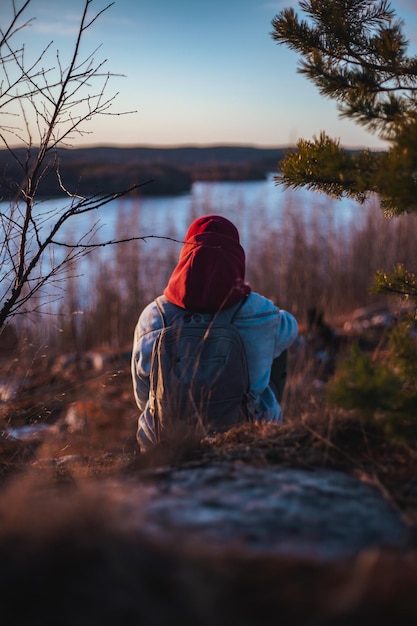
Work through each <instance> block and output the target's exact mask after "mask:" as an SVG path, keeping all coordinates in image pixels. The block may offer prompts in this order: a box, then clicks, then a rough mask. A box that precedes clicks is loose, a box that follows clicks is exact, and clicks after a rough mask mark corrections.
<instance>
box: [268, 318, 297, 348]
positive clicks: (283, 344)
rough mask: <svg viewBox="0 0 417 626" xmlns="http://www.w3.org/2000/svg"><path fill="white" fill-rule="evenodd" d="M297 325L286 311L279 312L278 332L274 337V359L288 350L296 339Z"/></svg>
mask: <svg viewBox="0 0 417 626" xmlns="http://www.w3.org/2000/svg"><path fill="white" fill-rule="evenodd" d="M297 336H298V323H297V320H296V319H295V317H294V316H293V315H291V313H288V311H283V310H281V309H280V311H279V322H278V332H277V334H276V337H275V348H274V358H276V357H278V356H279V355H280V354H282V352H284V350H286V349H287V348H289V347H290V346H291V344H293V343H294V341H295V340H296V339H297Z"/></svg>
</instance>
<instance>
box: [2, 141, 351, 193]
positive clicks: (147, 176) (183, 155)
mask: <svg viewBox="0 0 417 626" xmlns="http://www.w3.org/2000/svg"><path fill="white" fill-rule="evenodd" d="M291 149H293V148H291V147H287V148H285V147H283V148H257V147H253V146H207V147H204V146H201V147H198V146H184V147H169V148H160V147H147V146H143V147H141V146H138V147H112V146H99V147H87V148H73V149H60V150H59V160H58V161H55V160H52V162H51V163H50V165H49V166H48V168H47V171H46V172H45V176H44V177H43V179H42V181H41V183H40V185H39V188H38V191H37V196H38V197H42V198H48V197H49V198H55V197H59V196H62V193H63V192H62V188H61V187H60V184H59V181H58V177H57V176H56V173H55V170H56V169H57V167H58V168H59V174H60V179H61V182H62V185H63V186H64V187H65V189H67V190H68V191H69V192H70V193H72V194H79V195H83V196H90V195H105V194H107V193H112V192H117V191H122V190H125V189H128V188H130V187H132V186H133V185H135V184H138V183H146V184H143V186H141V187H140V188H139V189H138V190H137V194H139V195H141V196H164V195H167V196H168V195H169V196H172V195H180V194H183V193H187V192H189V191H190V190H191V186H192V184H193V183H194V182H196V181H234V182H241V181H248V180H265V179H266V177H267V175H268V174H269V173H270V172H277V171H279V163H280V161H281V160H282V159H283V157H284V155H285V154H286V153H287V152H288V151H289V150H291ZM352 152H355V151H354V150H352ZM18 160H20V161H21V162H22V163H26V162H29V163H30V158H29V161H28V153H27V150H26V149H25V148H16V149H14V150H13V151H12V152H11V151H9V150H0V168H1V169H0V172H1V173H0V197H1V199H2V200H3V201H8V200H11V199H14V198H15V197H16V194H17V192H18V189H19V186H20V183H21V181H22V179H23V175H22V171H21V168H20V165H19V163H18ZM148 181H149V182H148Z"/></svg>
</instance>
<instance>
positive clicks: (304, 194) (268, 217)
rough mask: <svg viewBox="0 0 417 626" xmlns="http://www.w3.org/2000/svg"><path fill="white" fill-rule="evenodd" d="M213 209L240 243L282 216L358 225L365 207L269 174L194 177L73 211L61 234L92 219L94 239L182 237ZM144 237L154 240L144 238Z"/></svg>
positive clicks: (60, 203) (56, 204)
mask: <svg viewBox="0 0 417 626" xmlns="http://www.w3.org/2000/svg"><path fill="white" fill-rule="evenodd" d="M65 206H68V200H66V199H59V200H48V201H46V202H42V203H41V204H40V210H42V212H47V211H53V210H54V209H58V208H61V207H62V208H63V207H65ZM207 213H218V214H221V215H224V216H225V217H227V218H229V219H230V220H232V221H233V222H234V223H235V224H236V225H237V226H238V228H239V230H240V233H241V238H242V243H243V245H244V246H247V244H248V242H249V239H250V238H252V237H253V236H254V235H256V234H259V233H258V230H259V229H265V228H267V229H272V228H274V229H278V230H279V228H280V226H282V225H283V223H284V221H285V220H288V219H302V220H303V221H305V222H306V223H309V222H314V223H315V224H316V225H318V226H319V227H320V224H322V226H323V228H326V225H327V226H328V224H329V222H331V223H332V225H333V227H334V228H336V229H340V228H346V227H347V228H348V227H349V226H350V225H351V224H353V223H355V225H359V222H360V221H361V220H362V219H364V218H365V216H366V208H364V207H363V206H359V205H358V204H357V203H355V202H353V201H351V200H346V199H343V200H339V201H336V200H332V199H330V198H329V197H328V196H326V195H325V194H319V193H315V192H312V191H307V190H285V189H284V188H283V187H282V186H280V185H277V184H276V183H275V181H274V180H273V174H271V175H270V176H269V177H268V179H267V180H265V181H250V182H238V183H236V182H214V183H202V182H198V183H195V184H194V185H193V187H192V190H191V192H190V193H189V194H185V195H182V196H175V197H144V198H137V197H125V198H121V199H119V200H115V201H112V202H111V203H109V204H108V205H106V206H103V207H101V208H100V209H99V210H97V211H92V212H90V213H85V214H83V215H79V216H74V217H73V218H71V220H70V221H69V222H68V223H67V224H66V226H65V227H64V229H63V231H62V236H63V237H65V238H66V239H68V240H69V241H75V240H76V239H77V238H78V237H80V236H81V235H82V234H84V233H85V232H87V231H88V230H89V229H90V228H92V226H93V225H95V224H96V225H99V230H98V232H97V234H96V236H95V239H94V241H96V242H103V241H108V240H111V239H114V238H115V237H118V238H120V237H121V236H122V237H123V236H130V237H147V236H152V237H155V236H157V237H173V238H178V239H182V238H183V237H184V234H185V231H186V229H187V227H188V225H189V223H190V222H191V221H192V220H193V219H195V218H196V217H199V216H201V215H205V214H207ZM147 243H150V244H155V241H153V242H152V241H151V240H148V242H147Z"/></svg>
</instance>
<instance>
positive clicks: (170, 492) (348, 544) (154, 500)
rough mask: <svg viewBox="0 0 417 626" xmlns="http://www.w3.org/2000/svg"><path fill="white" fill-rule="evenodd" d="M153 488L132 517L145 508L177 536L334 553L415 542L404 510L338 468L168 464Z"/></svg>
mask: <svg viewBox="0 0 417 626" xmlns="http://www.w3.org/2000/svg"><path fill="white" fill-rule="evenodd" d="M145 492H146V497H145V502H144V499H143V496H144V494H142V497H141V498H140V499H139V500H138V501H140V502H141V504H140V507H137V505H135V502H130V503H129V508H130V512H131V515H132V520H134V519H135V511H136V510H137V508H140V522H139V518H138V528H140V529H141V531H142V532H143V531H144V532H145V533H149V534H150V535H152V536H153V537H155V538H158V537H159V538H170V537H171V538H172V539H175V541H176V542H185V543H191V544H204V545H212V546H213V547H216V548H221V547H226V546H227V547H228V548H233V547H236V548H237V549H239V550H241V549H244V550H245V549H246V550H249V551H257V552H261V553H262V552H264V553H268V554H275V555H279V554H281V555H287V556H290V555H294V556H297V557H311V558H312V559H318V560H329V559H336V558H339V557H350V556H355V555H357V554H358V553H359V552H360V551H362V550H364V549H367V548H373V547H389V546H391V547H404V546H406V544H407V541H408V533H407V527H406V525H405V524H404V523H403V521H402V519H401V517H400V515H399V514H398V512H397V511H396V510H394V509H393V508H392V507H391V506H390V504H389V503H388V502H387V501H386V500H385V499H384V498H383V497H382V495H381V494H380V493H379V492H378V491H377V490H376V489H375V488H373V487H371V486H369V485H367V484H364V483H362V482H361V481H360V480H358V479H356V478H354V477H352V476H350V475H348V474H345V473H342V472H337V471H330V470H326V469H322V470H320V469H316V470H312V471H307V470H301V469H288V468H278V467H271V466H267V467H253V466H248V465H245V464H242V463H226V464H225V463H221V464H215V465H210V466H207V467H195V468H187V469H176V470H175V469H166V470H165V471H162V472H159V474H158V475H157V476H156V477H155V475H154V476H153V479H152V482H151V484H149V485H147V486H146V487H145ZM126 493H128V491H127V492H126ZM144 518H145V522H144Z"/></svg>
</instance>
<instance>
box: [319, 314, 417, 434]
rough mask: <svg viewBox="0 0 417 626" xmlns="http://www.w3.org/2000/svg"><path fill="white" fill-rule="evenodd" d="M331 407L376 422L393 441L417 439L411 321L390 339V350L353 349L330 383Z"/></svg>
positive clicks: (416, 350)
mask: <svg viewBox="0 0 417 626" xmlns="http://www.w3.org/2000/svg"><path fill="white" fill-rule="evenodd" d="M326 397H327V400H328V402H329V403H331V404H334V405H337V406H340V407H342V408H345V409H350V410H353V411H355V412H356V413H357V414H358V415H360V416H361V417H362V418H363V419H365V420H376V421H377V422H378V423H379V424H381V425H382V427H383V429H384V431H385V432H386V434H387V435H389V436H390V437H393V438H395V439H400V440H406V441H407V440H408V441H409V440H411V439H416V438H417V344H416V339H415V337H414V335H413V333H412V322H411V321H410V320H408V321H403V322H400V323H398V324H397V325H396V326H395V327H394V328H393V329H392V330H391V331H390V332H389V335H388V344H387V349H386V350H384V351H381V350H377V351H375V352H374V353H365V352H362V351H361V350H360V348H359V347H358V345H356V344H355V345H353V346H351V348H350V350H349V351H348V352H347V354H346V355H345V357H344V358H343V359H341V360H340V362H339V364H338V366H337V369H336V373H335V376H334V378H333V379H332V380H331V381H330V382H329V383H328V385H327V388H326Z"/></svg>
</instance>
